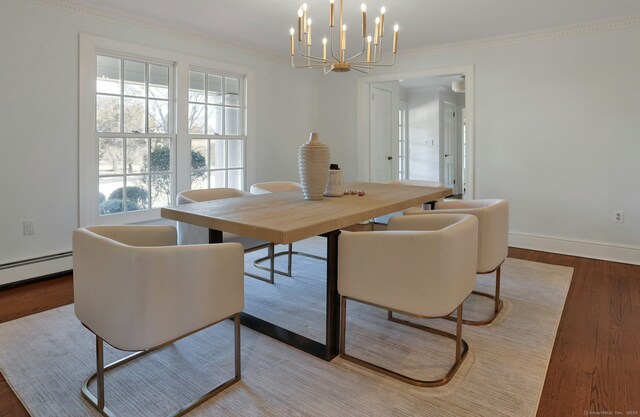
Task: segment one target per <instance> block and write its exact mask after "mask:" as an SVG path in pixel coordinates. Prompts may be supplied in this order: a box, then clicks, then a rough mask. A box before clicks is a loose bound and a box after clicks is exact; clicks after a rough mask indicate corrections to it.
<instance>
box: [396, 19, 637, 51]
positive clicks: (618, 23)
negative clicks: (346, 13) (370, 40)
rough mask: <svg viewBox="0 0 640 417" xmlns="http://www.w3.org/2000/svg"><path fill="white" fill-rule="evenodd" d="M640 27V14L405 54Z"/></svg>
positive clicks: (419, 49)
mask: <svg viewBox="0 0 640 417" xmlns="http://www.w3.org/2000/svg"><path fill="white" fill-rule="evenodd" d="M637 27H640V16H633V17H626V18H624V19H608V20H599V21H595V22H589V23H583V24H579V25H571V26H562V27H556V28H552V29H542V30H536V31H530V32H521V33H516V34H511V35H505V36H496V37H491V38H485V39H479V40H473V41H468V42H456V43H449V44H442V45H436V46H427V47H422V48H413V49H408V50H405V51H404V52H403V53H402V54H403V55H404V56H416V55H429V54H437V53H450V52H462V51H471V50H478V49H487V48H499V47H505V46H511V45H518V44H524V43H532V42H539V41H547V40H554V39H562V38H568V37H575V36H580V35H590V34H594V33H600V32H610V31H616V30H624V29H630V28H637Z"/></svg>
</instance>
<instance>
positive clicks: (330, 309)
mask: <svg viewBox="0 0 640 417" xmlns="http://www.w3.org/2000/svg"><path fill="white" fill-rule="evenodd" d="M339 235H340V230H334V231H332V232H329V233H325V234H323V235H322V236H323V237H326V238H327V302H326V308H327V311H326V335H325V337H326V340H325V344H322V343H319V342H316V341H315V340H312V339H309V338H308V337H305V336H302V335H299V334H297V333H294V332H292V331H290V330H287V329H285V328H283V327H280V326H278V325H275V324H273V323H270V322H268V321H266V320H262V319H261V318H259V317H255V316H252V315H251V314H247V313H244V312H243V313H240V322H241V323H242V325H243V326H246V327H248V328H250V329H253V330H255V331H258V332H260V333H262V334H265V335H267V336H270V337H272V338H274V339H276V340H279V341H281V342H283V343H286V344H288V345H289V346H293V347H295V348H296V349H300V350H302V351H303V352H306V353H309V354H310V355H313V356H315V357H318V358H320V359H324V360H326V361H330V360H331V359H333V358H335V357H336V356H338V343H339V341H340V296H339V295H338V236H339ZM209 243H222V232H221V231H219V230H215V229H209Z"/></svg>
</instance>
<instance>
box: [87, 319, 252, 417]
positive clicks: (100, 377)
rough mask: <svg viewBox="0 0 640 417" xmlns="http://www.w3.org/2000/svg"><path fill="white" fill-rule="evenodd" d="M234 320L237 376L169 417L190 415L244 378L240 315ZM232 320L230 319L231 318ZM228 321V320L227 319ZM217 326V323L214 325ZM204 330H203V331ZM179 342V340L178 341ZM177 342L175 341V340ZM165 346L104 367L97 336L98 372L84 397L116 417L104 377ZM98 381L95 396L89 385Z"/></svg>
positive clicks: (102, 353)
mask: <svg viewBox="0 0 640 417" xmlns="http://www.w3.org/2000/svg"><path fill="white" fill-rule="evenodd" d="M231 317H233V320H234V351H235V352H234V356H235V357H234V365H235V376H234V377H233V378H231V379H228V380H227V381H225V382H223V383H222V384H220V385H218V386H217V387H215V388H213V389H212V390H211V391H209V392H207V393H205V394H204V395H202V396H200V397H199V398H197V399H196V400H194V401H192V402H191V403H189V404H187V405H186V406H184V407H182V408H180V409H179V410H177V411H175V412H174V413H172V414H170V415H169V416H168V417H179V416H182V415H184V414H186V413H188V412H189V411H191V410H193V409H194V408H196V407H197V406H199V405H200V404H202V403H203V402H205V401H207V400H209V399H211V398H212V397H214V396H215V395H216V394H218V393H220V392H221V391H223V390H225V389H226V388H228V387H230V386H231V385H233V384H235V383H236V382H238V381H240V379H241V377H242V370H241V368H242V366H241V365H242V363H241V349H240V347H241V346H240V314H239V313H238V314H234V315H233V316H231ZM229 318H230V317H229ZM225 320H226V319H225ZM214 324H215V323H214ZM201 330H202V329H201ZM176 340H178V339H176ZM174 341H175V340H174ZM174 341H171V342H169V343H173V342H174ZM163 346H166V344H165V345H162V346H158V347H157V348H154V349H149V350H143V351H140V352H135V353H133V354H131V355H129V356H125V357H124V358H122V359H119V360H117V361H115V362H112V363H110V364H109V365H107V366H104V343H103V340H102V338H100V337H99V336H97V335H96V372H95V373H94V374H92V375H91V376H89V378H87V379H86V380H85V382H84V384H82V396H83V397H84V399H85V400H87V401H88V402H89V403H90V404H91V405H92V406H93V408H95V409H96V410H97V411H98V412H99V413H100V415H102V416H104V417H115V414H114V413H113V412H112V411H111V410H109V409H108V408H107V407H106V406H105V395H104V375H105V373H106V372H108V371H110V370H112V369H115V368H117V367H119V366H121V365H124V364H125V363H127V362H130V361H132V360H133V359H136V358H139V357H140V356H143V355H146V354H147V353H150V352H153V351H155V350H157V349H159V348H161V347H163ZM94 379H96V385H97V387H96V390H97V392H96V395H97V398H96V396H94V395H93V394H92V393H91V391H89V385H90V384H91V382H92V381H93V380H94Z"/></svg>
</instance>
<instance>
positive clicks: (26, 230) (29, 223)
mask: <svg viewBox="0 0 640 417" xmlns="http://www.w3.org/2000/svg"><path fill="white" fill-rule="evenodd" d="M33 223H34V222H33V220H25V221H23V222H22V234H24V235H25V236H30V235H33V234H35V233H36V232H35V228H34V224H33Z"/></svg>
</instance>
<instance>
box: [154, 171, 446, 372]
mask: <svg viewBox="0 0 640 417" xmlns="http://www.w3.org/2000/svg"><path fill="white" fill-rule="evenodd" d="M345 189H347V190H353V191H363V192H364V195H361V196H360V195H344V196H342V197H325V198H324V199H322V200H305V199H304V197H303V195H302V193H301V192H283V193H272V194H260V195H249V196H242V197H233V198H225V199H219V200H212V201H205V202H200V203H193V204H185V205H180V206H171V207H164V208H162V209H161V216H162V217H163V218H166V219H171V220H176V221H180V222H185V223H190V224H194V225H198V226H202V227H205V228H208V229H209V242H210V243H221V242H222V236H223V234H222V233H223V232H229V233H235V234H238V235H243V236H247V237H252V238H255V239H259V240H263V241H267V242H273V243H277V244H289V243H293V242H296V241H300V240H304V239H307V238H310V237H313V236H323V237H325V238H326V239H327V289H326V333H325V343H324V344H323V343H320V342H317V341H315V340H312V339H309V338H307V337H305V336H302V335H300V334H297V333H294V332H292V331H290V330H287V329H285V328H283V327H281V326H279V325H278V324H275V323H270V322H267V321H265V320H263V319H261V318H259V317H255V316H252V315H250V314H247V313H242V316H241V322H242V324H243V325H245V326H247V327H249V328H252V329H254V330H257V331H259V332H261V333H264V334H266V335H268V336H271V337H273V338H275V339H277V340H280V341H282V342H284V343H287V344H289V345H291V346H293V347H296V348H298V349H301V350H303V351H305V352H307V353H309V354H312V355H314V356H317V357H319V358H322V359H324V360H327V361H329V360H331V359H333V358H334V357H335V356H336V355H337V354H338V343H339V340H338V339H339V325H340V323H339V319H340V303H339V295H338V236H339V235H340V229H343V228H346V227H348V226H351V225H354V224H356V223H359V222H363V221H367V220H370V219H373V218H375V217H379V216H383V215H385V214H389V213H393V212H397V211H401V210H404V209H407V208H409V207H413V206H418V205H421V204H423V203H427V202H431V201H434V200H438V199H441V198H444V197H446V196H449V195H451V194H452V190H451V189H450V188H446V187H421V186H414V185H400V184H378V183H366V182H357V183H351V184H347V185H346V186H345Z"/></svg>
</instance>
